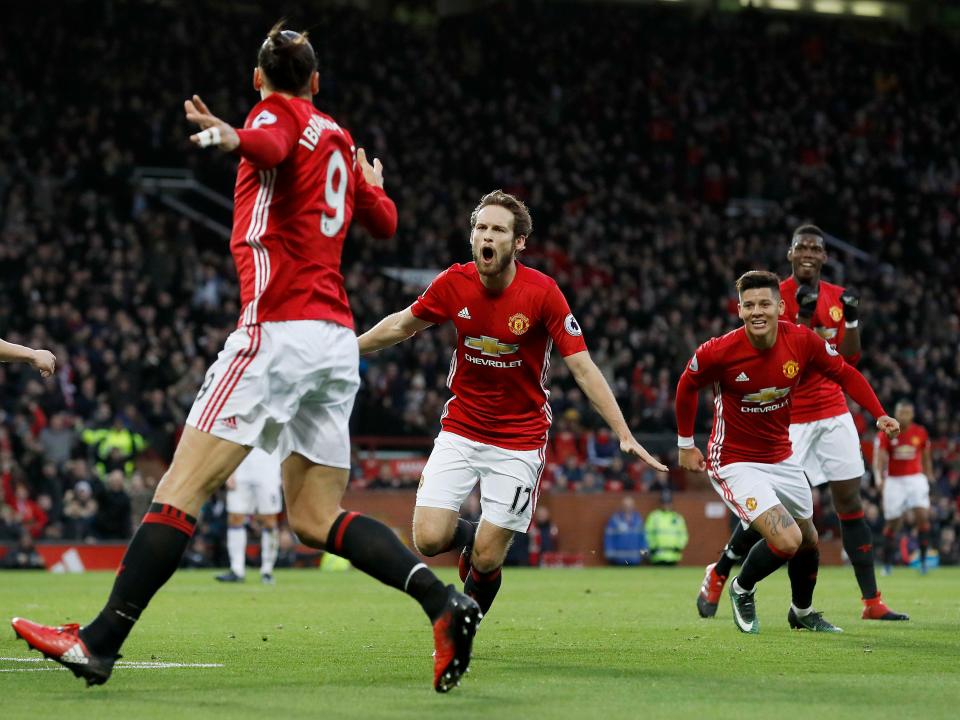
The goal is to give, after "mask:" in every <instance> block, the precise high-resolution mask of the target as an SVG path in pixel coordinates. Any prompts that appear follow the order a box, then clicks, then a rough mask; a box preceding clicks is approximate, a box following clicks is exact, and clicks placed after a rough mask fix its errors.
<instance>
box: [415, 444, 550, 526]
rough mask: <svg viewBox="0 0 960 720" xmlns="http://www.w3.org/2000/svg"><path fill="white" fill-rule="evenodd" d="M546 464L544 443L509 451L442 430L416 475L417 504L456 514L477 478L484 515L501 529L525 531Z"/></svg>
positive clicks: (529, 521) (535, 503)
mask: <svg viewBox="0 0 960 720" xmlns="http://www.w3.org/2000/svg"><path fill="white" fill-rule="evenodd" d="M545 465H546V446H544V447H542V448H539V449H537V450H508V449H506V448H501V447H497V446H495V445H485V444H484V443H478V442H475V441H473V440H468V439H467V438H465V437H461V436H460V435H455V434H454V433H449V432H441V433H440V434H439V435H438V436H437V439H436V440H435V441H434V443H433V452H431V453H430V458H429V459H428V460H427V464H426V465H425V466H424V468H423V475H421V477H420V487H419V488H418V489H417V507H432V508H443V509H446V510H452V511H453V512H460V507H461V506H462V505H463V503H464V501H466V499H467V497H468V496H469V495H470V493H471V492H472V491H473V488H474V487H475V486H476V484H477V482H479V483H480V510H481V515H482V517H483V519H484V520H485V521H486V522H489V523H492V524H494V525H496V526H497V527H502V528H504V529H506V530H514V531H516V532H526V531H527V530H528V529H529V528H530V524H531V522H532V518H533V512H534V510H535V509H536V507H537V495H538V492H539V489H540V477H541V475H542V474H543V468H544V466H545Z"/></svg>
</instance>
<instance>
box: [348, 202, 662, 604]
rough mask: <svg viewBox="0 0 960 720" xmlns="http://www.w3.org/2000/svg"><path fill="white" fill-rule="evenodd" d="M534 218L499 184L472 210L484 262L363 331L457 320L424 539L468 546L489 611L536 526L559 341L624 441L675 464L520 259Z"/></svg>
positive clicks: (371, 342)
mask: <svg viewBox="0 0 960 720" xmlns="http://www.w3.org/2000/svg"><path fill="white" fill-rule="evenodd" d="M532 226H533V224H532V221H531V218H530V213H529V211H528V210H527V208H526V206H525V205H524V204H523V203H522V202H521V201H520V200H518V199H517V198H515V197H514V196H512V195H510V194H508V193H505V192H502V191H500V190H494V191H493V192H491V193H488V194H487V195H485V196H484V197H483V198H482V199H481V200H480V203H479V204H478V205H477V207H476V209H474V211H473V213H472V215H471V216H470V244H471V247H472V250H473V262H472V263H467V264H463V265H453V266H451V267H450V268H448V269H447V270H445V271H444V272H442V273H441V274H440V275H439V276H438V277H437V278H436V279H435V280H434V281H433V283H431V285H430V287H428V288H427V289H426V290H425V291H424V293H423V295H421V296H420V297H419V298H418V299H417V301H416V302H414V303H413V304H412V305H411V306H410V307H408V308H406V309H404V310H401V311H400V312H397V313H394V314H392V315H389V316H387V317H386V318H384V319H383V320H381V321H380V322H379V323H377V325H376V326H375V327H373V328H372V329H371V330H369V331H368V332H366V333H364V334H363V335H361V336H360V352H361V353H371V352H375V351H377V350H380V349H382V348H385V347H388V346H390V345H394V344H396V343H398V342H400V341H402V340H406V339H407V338H409V337H411V336H412V335H413V334H414V333H416V332H418V331H420V330H423V329H425V328H428V327H430V326H431V325H435V324H438V323H442V322H446V321H447V320H450V321H452V322H453V324H454V326H455V327H456V329H457V347H456V349H455V351H454V353H453V356H452V357H451V360H450V374H449V376H448V378H447V386H448V387H449V388H450V390H451V393H452V396H451V398H450V400H449V401H447V404H446V405H445V406H444V410H443V415H442V417H441V421H440V422H441V427H442V431H441V432H440V435H439V436H438V437H437V439H436V442H435V443H434V449H433V452H432V453H431V454H430V459H429V460H428V461H427V465H426V467H425V468H424V470H423V477H422V478H421V483H420V488H419V490H418V491H417V506H416V510H415V511H414V516H413V530H414V541H415V543H416V545H417V549H419V550H420V552H422V553H423V554H424V555H428V556H433V555H437V554H439V553H442V552H447V551H448V550H452V549H455V548H464V552H463V553H462V554H461V564H460V577H461V579H463V580H464V581H465V585H464V591H465V592H466V593H467V594H468V595H470V596H472V597H473V598H475V599H476V600H477V602H478V603H479V604H480V608H481V609H482V610H483V612H486V611H487V610H488V609H489V608H490V605H491V604H492V603H493V600H494V597H496V594H497V592H498V590H499V589H500V582H501V572H500V571H501V567H502V565H503V561H504V559H505V557H506V554H507V549H508V548H509V546H510V542H511V540H512V538H513V534H514V533H515V532H526V531H527V530H528V529H529V526H530V522H531V518H532V517H533V513H534V510H535V509H536V505H537V495H538V490H539V484H540V476H541V475H542V473H543V468H544V464H545V460H546V457H545V456H546V443H547V432H548V430H549V428H550V421H551V418H552V413H551V411H550V403H549V402H548V397H549V391H548V390H547V389H546V381H547V373H548V370H549V367H550V351H551V349H552V348H553V346H554V345H556V347H557V349H558V350H559V351H560V354H561V355H562V356H563V358H564V360H565V361H566V363H567V366H568V367H569V368H570V371H571V373H572V374H573V377H574V379H575V380H576V382H577V384H578V385H579V386H580V388H581V389H582V390H583V392H584V393H585V394H586V396H587V397H588V398H589V399H590V401H591V402H592V403H593V405H594V407H596V408H597V411H598V412H599V413H600V415H601V416H602V417H603V419H604V420H605V421H606V422H607V424H608V425H610V427H611V428H613V430H614V432H615V433H616V434H617V437H618V438H619V439H620V449H621V451H623V452H625V453H629V454H631V455H635V456H637V457H639V458H640V459H641V460H643V461H644V462H646V463H648V464H649V465H651V466H653V467H655V468H657V469H658V470H666V467H664V466H663V465H662V464H661V463H660V462H658V461H657V460H656V459H655V458H653V457H652V456H651V455H650V454H649V453H648V452H647V451H646V450H645V449H644V448H643V447H642V446H641V445H640V444H639V443H638V442H637V441H636V439H635V438H634V437H633V434H632V433H631V432H630V428H628V427H627V423H626V421H625V420H624V419H623V414H622V413H621V412H620V408H619V407H618V406H617V401H616V398H615V397H614V396H613V393H612V392H611V390H610V388H609V386H608V385H607V382H606V380H605V379H604V377H603V375H602V374H601V373H600V370H599V369H598V368H597V366H596V365H595V364H594V362H593V360H591V358H590V353H589V352H588V351H587V346H586V343H585V342H584V339H583V333H582V331H581V330H580V326H579V325H578V324H577V321H576V319H575V318H574V316H573V314H572V313H571V312H570V307H569V305H568V304H567V301H566V299H565V298H564V297H563V293H561V292H560V288H559V287H557V283H556V282H555V281H554V280H553V279H551V278H549V277H547V276H546V275H544V274H543V273H541V272H537V271H536V270H533V269H532V268H528V267H526V266H524V265H522V264H521V263H519V262H518V261H517V254H518V253H520V252H521V251H522V250H523V249H524V247H525V246H526V242H527V238H528V237H529V235H530V232H531V230H532ZM478 480H479V482H480V493H481V501H480V502H481V508H482V518H481V522H480V524H479V527H477V528H474V526H473V525H472V524H470V523H468V522H467V521H465V520H462V519H459V518H458V512H459V510H460V506H461V505H462V504H463V502H464V500H466V498H467V496H468V495H469V494H470V492H471V491H472V490H473V488H474V486H475V485H476V484H477V481H478ZM474 533H475V536H474Z"/></svg>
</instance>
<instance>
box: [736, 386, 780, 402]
mask: <svg viewBox="0 0 960 720" xmlns="http://www.w3.org/2000/svg"><path fill="white" fill-rule="evenodd" d="M789 394H790V388H777V387H768V388H763V389H762V390H760V391H759V392H755V393H750V394H749V395H744V396H743V402H745V403H759V404H760V405H766V404H767V403H772V402H774V401H775V400H779V399H780V398H784V397H786V396H787V395H789Z"/></svg>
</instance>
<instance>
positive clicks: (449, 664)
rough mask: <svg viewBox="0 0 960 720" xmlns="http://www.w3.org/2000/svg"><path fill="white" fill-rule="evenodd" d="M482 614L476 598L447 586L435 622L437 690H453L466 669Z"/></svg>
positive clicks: (441, 691) (434, 656)
mask: <svg viewBox="0 0 960 720" xmlns="http://www.w3.org/2000/svg"><path fill="white" fill-rule="evenodd" d="M480 617H481V613H480V606H479V605H477V603H476V601H474V600H473V599H472V598H469V597H467V596H466V595H464V594H463V593H461V592H457V590H456V588H454V587H453V585H448V586H447V604H446V607H444V609H443V613H442V614H441V615H440V617H439V618H437V621H436V622H435V623H434V624H433V644H434V648H435V650H434V653H433V688H434V690H436V691H437V692H439V693H445V692H450V691H451V690H452V689H453V688H455V687H456V686H457V685H459V684H460V677H461V676H462V675H463V674H464V673H465V672H467V668H468V667H469V665H470V653H471V650H472V648H473V636H474V634H475V633H476V632H477V623H478V622H480Z"/></svg>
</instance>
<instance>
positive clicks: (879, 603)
mask: <svg viewBox="0 0 960 720" xmlns="http://www.w3.org/2000/svg"><path fill="white" fill-rule="evenodd" d="M860 617H861V618H862V619H863V620H909V619H910V616H909V615H907V614H906V613H898V612H894V611H893V610H891V609H890V608H888V607H887V604H886V603H885V602H884V601H883V598H881V597H880V593H877V596H876V597H872V598H870V599H869V600H867V599H866V598H864V599H863V614H862V615H861V616H860Z"/></svg>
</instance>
